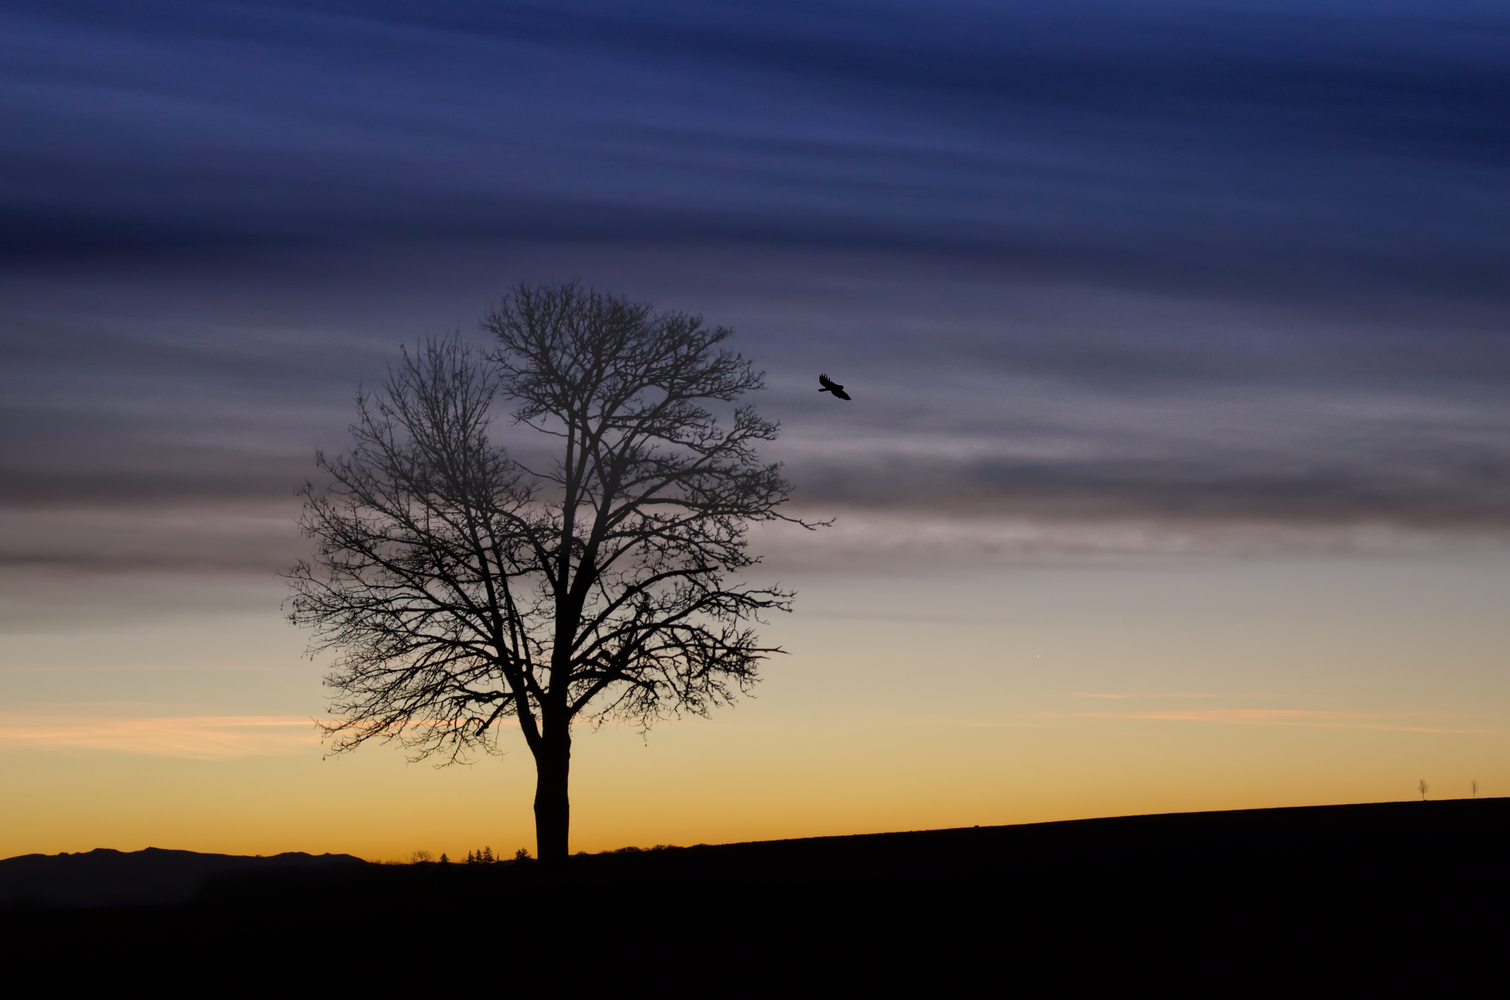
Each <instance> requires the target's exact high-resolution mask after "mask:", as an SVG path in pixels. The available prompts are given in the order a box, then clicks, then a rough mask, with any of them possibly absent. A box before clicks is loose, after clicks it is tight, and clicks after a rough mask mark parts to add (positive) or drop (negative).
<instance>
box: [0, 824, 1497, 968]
mask: <svg viewBox="0 0 1510 1000" xmlns="http://www.w3.org/2000/svg"><path fill="white" fill-rule="evenodd" d="M1507 834H1510V799H1480V800H1475V801H1468V800H1457V801H1444V802H1425V803H1422V802H1405V803H1384V804H1374V805H1351V806H1321V807H1307V808H1297V809H1265V810H1247V811H1236V812H1219V813H1187V814H1175V815H1161V816H1134V817H1123V818H1115V819H1097V820H1079V821H1072V822H1064V823H1043V824H1033V825H1026V826H1009V827H977V828H973V829H958V830H932V831H922V832H915V833H890V834H876V835H866V836H855V837H825V838H814V839H807V840H786V841H770V842H763V843H749V844H728V845H720V846H708V847H692V848H673V849H668V850H661V851H646V852H641V853H630V854H600V855H589V856H577V857H573V858H572V859H571V860H570V863H569V864H568V865H566V866H565V867H564V868H563V869H562V870H559V871H551V870H549V869H548V868H546V867H545V866H542V865H539V864H530V863H520V864H507V865H503V864H500V865H461V864H451V865H438V864H427V865H408V866H381V865H365V864H364V865H353V864H347V865H338V864H325V865H308V866H305V867H302V868H298V869H294V868H284V869H281V870H278V869H275V868H270V867H262V868H257V869H249V870H243V871H240V872H222V873H220V874H218V875H215V876H213V877H211V878H210V879H209V880H208V882H207V883H206V885H205V888H204V889H203V891H202V892H200V894H199V895H198V896H197V897H196V898H195V899H194V900H193V901H191V902H187V903H180V904H177V905H161V906H134V907H102V908H99V907H97V908H93V909H56V908H54V909H38V908H32V909H30V910H27V911H25V912H21V911H17V910H14V909H12V910H11V911H10V913H9V914H8V915H7V916H6V917H4V918H0V919H3V920H4V922H5V940H6V941H8V942H11V943H15V942H17V941H21V940H27V939H31V940H38V941H56V940H80V939H89V940H93V941H99V942H108V946H109V947H111V948H114V949H116V953H117V954H122V955H125V956H126V958H125V959H124V960H125V961H127V962H128V963H129V962H132V961H140V960H142V958H141V957H142V956H143V955H144V954H150V953H152V949H153V948H155V947H159V946H160V945H162V943H164V942H171V943H172V947H173V948H174V949H176V950H177V952H178V953H183V954H192V955H193V956H195V960H196V961H210V962H215V961H220V960H226V961H230V960H231V958H232V957H233V956H234V954H235V953H236V949H238V948H254V949H255V950H256V951H257V953H258V954H261V955H268V954H277V955H281V956H284V957H289V956H296V955H302V956H304V957H305V959H304V960H308V961H311V962H314V961H325V960H327V959H328V958H329V956H331V955H340V956H347V957H346V958H343V959H342V960H341V961H342V962H343V963H344V962H346V961H348V960H349V956H350V954H351V949H352V948H358V949H363V950H365V952H366V953H368V954H370V955H372V956H374V957H377V956H385V958H386V959H395V960H396V958H397V956H399V955H401V954H403V955H408V954H410V953H414V954H423V955H429V954H431V953H432V951H433V952H434V954H436V955H441V954H451V953H452V952H451V951H450V950H449V949H452V948H454V947H458V946H460V947H461V948H462V952H461V953H465V954H467V955H471V956H472V957H473V958H476V959H486V960H487V961H493V960H495V959H498V958H501V957H503V956H505V955H515V956H519V958H520V960H521V961H524V962H525V965H524V966H520V973H519V974H521V975H523V974H524V972H523V970H524V969H525V968H526V967H528V968H538V967H539V963H540V962H541V961H542V956H547V957H548V959H549V963H548V964H552V966H553V967H555V968H558V969H567V970H570V972H571V974H572V975H573V976H577V977H579V978H581V977H586V978H587V979H594V978H611V977H614V976H617V975H618V974H619V971H622V970H639V971H637V972H635V975H637V976H638V975H645V976H651V977H652V978H654V976H657V975H661V974H669V973H670V972H672V971H673V970H675V969H678V968H682V969H685V970H694V969H695V970H699V971H698V974H699V975H708V974H715V973H716V970H714V971H713V972H710V963H712V965H713V966H720V965H722V964H726V965H728V967H729V968H731V969H733V968H741V969H744V968H753V969H756V970H759V969H764V970H766V972H767V973H769V974H771V975H776V970H786V971H788V972H789V971H791V970H793V969H796V968H803V969H808V968H812V969H824V970H827V971H826V973H825V974H826V975H839V974H840V972H841V970H844V969H851V970H852V971H854V973H855V974H856V975H859V974H860V972H861V971H862V970H863V971H864V975H865V976H867V977H869V979H870V980H871V981H874V980H875V977H876V976H877V975H878V972H877V970H884V969H887V968H893V969H896V970H898V974H901V971H902V970H911V972H913V973H916V972H917V969H918V966H919V963H921V962H924V961H926V962H928V963H931V966H930V967H933V968H935V971H937V972H938V974H940V975H944V974H946V973H948V974H954V973H958V974H960V975H963V974H964V973H963V972H961V970H971V971H970V975H978V974H979V973H980V970H981V969H983V968H988V967H992V963H995V962H1007V963H1008V965H1009V966H1010V965H1011V963H1026V965H1023V966H1022V968H1021V969H1019V970H1017V971H1013V970H1012V969H1011V968H1009V967H1004V968H1002V969H1000V970H998V971H999V973H1000V974H1001V975H1003V976H1008V977H1009V978H1010V977H1012V976H1018V975H1019V974H1021V975H1026V974H1027V973H1026V971H1024V970H1026V969H1027V968H1028V967H1032V968H1036V969H1038V970H1039V972H1040V973H1042V972H1043V971H1044V970H1045V969H1048V968H1049V967H1051V966H1052V968H1055V969H1059V970H1060V971H1061V972H1063V973H1064V974H1066V975H1071V976H1074V975H1079V974H1082V973H1084V974H1089V973H1090V972H1091V971H1092V970H1096V971H1097V972H1098V974H1100V975H1105V974H1106V972H1107V970H1108V969H1111V968H1123V967H1124V966H1125V968H1126V971H1127V972H1128V974H1129V975H1135V974H1136V975H1143V974H1151V973H1152V971H1153V970H1154V969H1157V968H1160V967H1164V966H1167V965H1168V964H1169V963H1176V964H1179V963H1184V964H1185V965H1186V966H1188V965H1189V964H1190V963H1191V962H1203V961H1208V960H1211V959H1212V958H1213V956H1226V958H1227V960H1228V961H1237V962H1249V963H1251V964H1252V968H1251V970H1250V971H1252V972H1253V974H1254V975H1258V974H1259V972H1260V970H1262V969H1267V968H1275V967H1286V968H1290V967H1293V966H1294V965H1295V964H1296V963H1298V962H1302V961H1310V960H1311V959H1314V960H1315V961H1318V962H1323V963H1327V964H1329V965H1330V966H1335V965H1336V964H1337V963H1343V964H1346V963H1347V962H1348V961H1350V956H1363V955H1368V956H1370V958H1369V962H1370V963H1372V964H1373V965H1377V964H1378V963H1379V962H1380V961H1381V960H1383V961H1385V962H1386V963H1388V962H1392V961H1397V960H1398V961H1399V962H1400V963H1403V964H1404V965H1411V964H1412V963H1415V964H1417V965H1418V964H1419V963H1420V962H1422V961H1427V960H1429V955H1428V953H1427V951H1423V950H1422V949H1428V951H1429V949H1431V948H1449V949H1455V952H1456V953H1460V954H1461V955H1462V956H1463V958H1464V960H1465V961H1471V960H1472V959H1471V958H1470V956H1471V955H1473V954H1478V955H1479V956H1480V957H1481V958H1483V959H1489V958H1490V957H1491V955H1492V954H1493V953H1494V951H1495V950H1496V949H1497V947H1498V946H1497V945H1495V944H1493V942H1494V941H1497V940H1501V939H1502V936H1503V932H1504V931H1505V929H1506V926H1505V925H1506V917H1505V903H1506V901H1507V899H1510V897H1507V893H1506V890H1507V889H1510V857H1507V847H1510V837H1507ZM267 860H271V859H267ZM253 943H255V944H253ZM1485 949H1488V950H1485ZM1397 950H1398V956H1396V955H1395V952H1396V951H1397ZM1360 961H1361V958H1360ZM940 962H942V963H943V964H942V965H938V963H940ZM1118 963H1121V964H1120V965H1119V964H1118ZM400 964H402V963H400ZM1145 966H1146V968H1145ZM616 970H618V971H616ZM657 970H658V971H657ZM951 970H952V972H951ZM1138 970H1142V971H1138ZM688 974H691V973H690V972H689V973H688Z"/></svg>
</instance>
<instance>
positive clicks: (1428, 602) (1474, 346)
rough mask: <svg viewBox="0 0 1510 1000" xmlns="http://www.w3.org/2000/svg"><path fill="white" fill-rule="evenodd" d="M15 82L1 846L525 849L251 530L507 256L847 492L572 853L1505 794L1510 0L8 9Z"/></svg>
mask: <svg viewBox="0 0 1510 1000" xmlns="http://www.w3.org/2000/svg"><path fill="white" fill-rule="evenodd" d="M0 121H3V123H4V127H3V128H0V349H3V352H4V355H3V356H4V358H5V361H4V363H3V365H0V421H3V430H4V433H3V434H0V801H4V802H5V803H6V806H5V815H4V818H3V819H0V856H10V855H15V854H21V853H28V852H33V851H41V852H47V853H55V852H58V851H64V850H66V851H76V850H88V849H90V848H93V847H116V848H119V849H138V848H141V847H145V846H148V845H151V846H157V847H168V848H184V849H191V850H208V851H231V852H236V853H263V854H268V853H275V852H277V851H282V850H309V851H316V852H318V851H326V850H330V851H348V852H351V853H355V854H359V855H362V856H364V857H373V858H378V857H402V856H405V855H407V854H408V853H409V852H411V851H413V850H419V849H424V850H430V851H433V852H435V853H439V852H440V851H442V850H444V851H448V852H450V853H451V854H452V855H453V856H455V855H458V854H464V853H465V852H466V851H467V850H470V849H473V848H476V847H480V846H482V845H483V844H488V845H491V846H493V847H494V848H495V849H498V850H506V851H511V850H513V849H514V848H516V847H519V846H531V845H532V844H533V831H532V819H531V815H530V810H529V803H530V798H531V795H532V788H533V773H532V766H531V764H530V760H529V755H528V752H527V751H526V750H525V748H524V745H523V742H522V739H521V740H518V741H516V742H515V745H510V743H509V741H508V740H505V741H504V749H505V750H507V751H509V752H507V753H505V754H504V755H502V756H500V757H497V758H487V759H484V760H481V761H479V762H477V763H476V764H474V765H471V766H466V767H451V768H442V769H436V768H434V767H432V766H430V765H429V764H428V763H424V762H421V763H410V762H407V761H406V760H405V759H404V757H403V754H402V752H401V751H400V750H398V749H394V748H384V747H377V746H370V747H364V748H362V749H360V750H359V751H357V752H356V753H354V754H350V755H343V756H341V757H338V758H328V757H327V756H326V755H325V750H326V748H324V747H322V745H321V743H320V739H319V734H318V731H317V730H316V728H315V726H314V724H313V721H312V720H316V719H320V718H325V717H326V715H325V712H326V706H327V701H328V697H329V692H328V691H327V690H326V689H324V688H322V686H321V677H322V675H323V672H324V670H325V669H326V668H327V667H328V663H327V662H325V661H322V660H319V659H316V660H313V661H312V660H310V659H309V658H307V657H306V656H304V649H305V644H306V642H307V641H308V639H309V637H308V636H307V635H303V634H301V633H300V632H298V631H297V630H296V629H295V628H293V626H291V625H289V624H288V622H287V621H286V619H285V618H284V611H283V609H282V602H283V601H284V600H285V598H286V596H287V591H286V587H285V585H284V582H283V581H282V580H281V579H280V577H279V573H280V572H282V571H284V570H286V569H287V568H288V567H289V566H291V565H292V564H293V562H294V561H295V560H297V559H298V558H300V557H301V556H302V555H304V554H305V553H306V552H307V551H308V543H307V542H306V541H305V540H304V539H301V538H300V536H299V534H298V531H297V528H296V526H295V518H296V517H297V515H298V511H299V501H298V500H297V498H296V497H295V495H294V494H295V490H296V489H297V488H298V487H299V486H300V485H301V484H302V483H303V482H304V481H305V480H306V478H309V477H312V476H313V475H314V474H315V468H314V462H313V456H314V453H315V451H316V450H317V449H324V450H326V451H327V452H331V453H337V452H340V451H341V450H342V449H343V447H345V446H346V442H347V441H348V440H349V438H348V435H347V427H348V425H349V423H350V422H351V420H352V417H353V414H354V408H353V401H354V398H355V396H356V394H357V393H358V392H359V391H360V390H361V389H362V388H363V387H367V388H371V387H373V386H375V385H377V384H380V383H381V382H382V380H383V378H384V376H385V372H386V370H387V366H388V365H389V364H391V363H392V362H393V361H394V360H395V359H396V358H397V357H398V356H399V348H400V346H401V345H405V344H408V345H413V344H415V343H417V342H418V341H420V340H421V339H423V338H424V337H427V336H443V335H446V334H449V333H452V332H458V331H459V332H460V333H461V335H463V336H464V337H467V338H470V339H471V340H473V342H475V343H477V344H478V345H479V346H485V345H486V340H485V335H484V333H483V332H482V331H481V330H480V329H479V328H478V320H479V319H480V318H481V317H482V315H483V314H484V313H486V312H487V310H488V309H489V308H490V307H491V306H492V305H494V304H496V303H497V301H498V300H499V298H500V297H501V296H502V295H503V294H504V293H506V292H507V290H508V289H509V288H510V287H512V286H514V285H517V284H518V283H520V282H527V283H535V282H551V281H567V280H578V281H581V282H582V283H584V284H586V285H591V286H593V287H597V288H600V289H603V290H607V291H611V292H615V293H619V294H625V295H629V296H632V297H634V298H636V299H641V300H647V301H653V302H654V303H656V304H657V306H658V307H660V308H662V309H667V310H677V311H685V312H690V313H696V314H701V315H703V316H704V317H705V318H706V319H707V320H708V321H709V322H712V323H719V324H723V325H726V326H730V327H732V328H733V329H734V330H735V336H734V338H733V339H732V341H731V343H732V345H733V346H734V347H736V348H737V349H739V350H740V351H742V352H743V353H745V354H746V355H748V356H751V357H753V358H754V359H755V360H756V362H757V364H758V365H759V366H760V367H762V368H764V369H765V370H766V371H767V388H766V390H764V391H763V392H762V393H760V394H759V396H758V397H757V398H756V399H755V402H756V403H757V405H758V407H759V409H760V411H761V413H762V414H763V415H765V416H767V417H770V418H772V419H775V420H778V421H779V422H780V424H781V426H782V434H781V437H780V439H779V440H778V441H776V442H774V443H772V444H771V445H770V446H769V447H768V448H767V449H765V451H764V452H763V454H764V455H766V456H767V457H769V458H770V459H771V460H773V461H780V462H782V463H784V468H785V471H786V474H787V477H788V478H789V479H790V480H791V482H792V483H793V486H794V490H793V494H792V499H791V502H790V510H791V512H792V513H793V514H795V515H798V516H802V517H808V518H812V519H827V518H833V519H835V524H834V526H833V527H832V528H830V529H827V530H825V531H822V532H818V533H806V532H801V531H792V530H785V531H783V530H769V529H765V528H762V529H761V530H757V531H755V532H753V533H752V536H751V537H752V543H753V546H754V549H755V551H756V552H758V553H761V554H762V555H763V556H764V560H763V562H762V563H761V565H760V566H758V567H755V568H754V569H753V570H752V571H751V573H750V579H751V580H752V581H757V582H777V581H779V582H780V583H782V584H783V585H784V586H788V587H791V588H792V589H795V590H796V591H797V592H798V597H797V602H796V606H795V611H794V612H793V613H792V614H790V615H781V616H778V618H777V619H776V620H773V621H772V622H771V623H770V624H769V626H768V627H767V628H766V629H765V631H764V633H763V634H764V635H765V636H767V637H768V638H770V639H771V640H772V641H773V642H775V643H778V644H780V645H781V646H783V647H784V648H785V649H786V650H787V654H786V655H784V656H780V657H776V658H774V659H772V660H771V661H770V662H769V663H768V664H767V665H766V667H765V669H764V671H763V675H764V678H763V680H762V682H761V683H760V685H759V686H758V687H757V688H756V690H755V693H754V697H751V698H748V699H745V700H743V701H741V702H740V703H739V704H738V705H736V706H734V707H732V708H725V709H721V710H719V711H717V712H716V713H715V714H713V715H712V716H710V717H709V718H707V719H696V718H693V719H686V720H682V721H678V722H672V723H668V724H666V725H662V726H658V727H656V728H654V729H652V730H651V731H650V732H649V733H648V734H644V735H642V734H640V733H639V732H638V731H635V730H633V729H631V728H619V727H615V726H606V727H604V728H602V729H601V730H598V731H591V730H590V729H585V730H583V731H581V732H580V733H579V735H578V737H577V740H576V743H575V754H574V771H573V820H574V827H573V843H572V847H573V849H574V850H576V849H584V850H600V849H605V848H613V847H619V846H624V845H626V844H639V845H642V846H648V845H650V844H654V843H683V844H685V843H699V842H707V843H714V842H723V841H734V840H749V839H763V838H770V837H788V836H808V835H820V834H846V833H863V832H874V831H881V830H892V829H920V828H934V827H944V826H962V825H975V824H981V825H985V824H993V823H1009V822H1034V821H1044V820H1055V819H1068V818H1076V817H1083V816H1097V815H1116V814H1125V813H1139V812H1159V811H1170V810H1191V809H1216V808H1244V807H1262V806H1283V805H1302V804H1313V803H1324V802H1349V801H1373V800H1382V799H1397V798H1410V797H1413V796H1417V795H1418V792H1417V782H1418V781H1420V780H1425V781H1427V782H1428V783H1429V785H1430V789H1431V790H1430V793H1429V794H1430V795H1431V796H1432V797H1457V796H1464V795H1468V794H1471V790H1472V788H1473V786H1472V784H1471V782H1474V781H1476V782H1477V783H1478V785H1477V787H1478V789H1479V792H1478V793H1479V794H1488V795H1501V794H1506V793H1507V791H1510V757H1507V751H1510V739H1507V734H1510V682H1507V671H1506V666H1507V662H1506V660H1507V656H1506V650H1507V640H1510V625H1507V624H1506V621H1507V620H1510V615H1506V614H1505V613H1504V610H1503V609H1504V606H1505V604H1506V601H1507V598H1510V544H1507V543H1510V395H1507V394H1506V392H1505V391H1504V386H1505V383H1506V380H1507V376H1510V332H1507V329H1506V316H1507V305H1510V225H1507V222H1510V173H1507V171H1506V169H1505V164H1506V162H1507V157H1510V12H1507V11H1506V8H1505V7H1504V6H1503V5H1502V4H1491V3H1487V2H1471V0H1445V2H1441V0H1439V2H1431V3H1426V2H1370V3H1362V2H1356V0H1348V2H1343V0H1309V2H1306V3H1299V2H1294V3H1292V2H1277V0H1276V2H1261V0H1250V2H1237V0H1206V2H1187V3H1171V2H1159V0H1144V2H1136V3H1134V2H1131V0H1107V2H1070V0H1067V2H1064V3H1056V4H1042V3H1022V2H1005V0H1004V2H993V3H974V2H964V0H949V2H935V3H928V4H922V3H897V2H875V0H872V2H867V3H864V4H861V3H839V2H831V0H810V2H804V3H779V2H769V3H728V4H720V5H707V4H690V3H685V4H684V3H671V2H658V3H651V2H639V3H635V2H628V3H625V2H620V3H613V4H609V3H604V2H598V0H568V2H556V3H551V4H538V5H536V4H530V3H507V2H499V3H487V4H482V3H475V2H459V0H432V2H429V3H425V4H416V3H384V2H376V0H365V2H362V3H354V2H352V3H347V2H326V3H318V2H301V3H293V2H288V3H256V2H244V3H215V2H206V0H200V2H194V3H187V2H184V3H173V2H157V0H143V2H140V3H133V4H130V5H120V4H113V3H105V2H66V0H65V2H48V3H40V2H30V0H19V2H14V3H10V4H7V5H5V8H4V9H3V11H0ZM820 371H823V372H827V373H829V374H830V375H832V376H833V377H834V378H835V379H836V380H837V381H839V382H841V383H844V384H845V385H846V387H847V388H848V390H849V392H850V393H851V394H852V395H853V396H854V401H853V402H851V403H847V404H846V403H842V402H839V401H836V400H833V399H831V398H830V397H828V396H827V395H822V396H820V395H818V394H817V392H816V389H817V384H816V376H817V373H818V372H820ZM506 424H507V421H506V420H502V421H501V422H500V425H499V433H500V434H509V433H518V432H517V429H516V430H514V431H511V430H509V429H508V428H507V427H506Z"/></svg>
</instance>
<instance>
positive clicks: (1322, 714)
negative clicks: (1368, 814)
mask: <svg viewBox="0 0 1510 1000" xmlns="http://www.w3.org/2000/svg"><path fill="white" fill-rule="evenodd" d="M1049 714H1061V715H1064V716H1067V717H1071V718H1088V719H1117V720H1127V721H1140V722H1143V721H1152V722H1209V723H1217V724H1221V725H1239V726H1304V727H1310V728H1325V729H1383V730H1391V731H1399V732H1417V733H1486V732H1499V730H1497V729H1489V728H1483V727H1478V726H1469V725H1463V724H1462V723H1461V721H1458V720H1457V719H1456V718H1455V717H1454V716H1451V715H1447V714H1436V715H1422V714H1419V713H1406V712H1344V711H1328V710H1318V709H1297V708H1206V709H1146V710H1135V711H1126V712H1064V713H1049Z"/></svg>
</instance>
